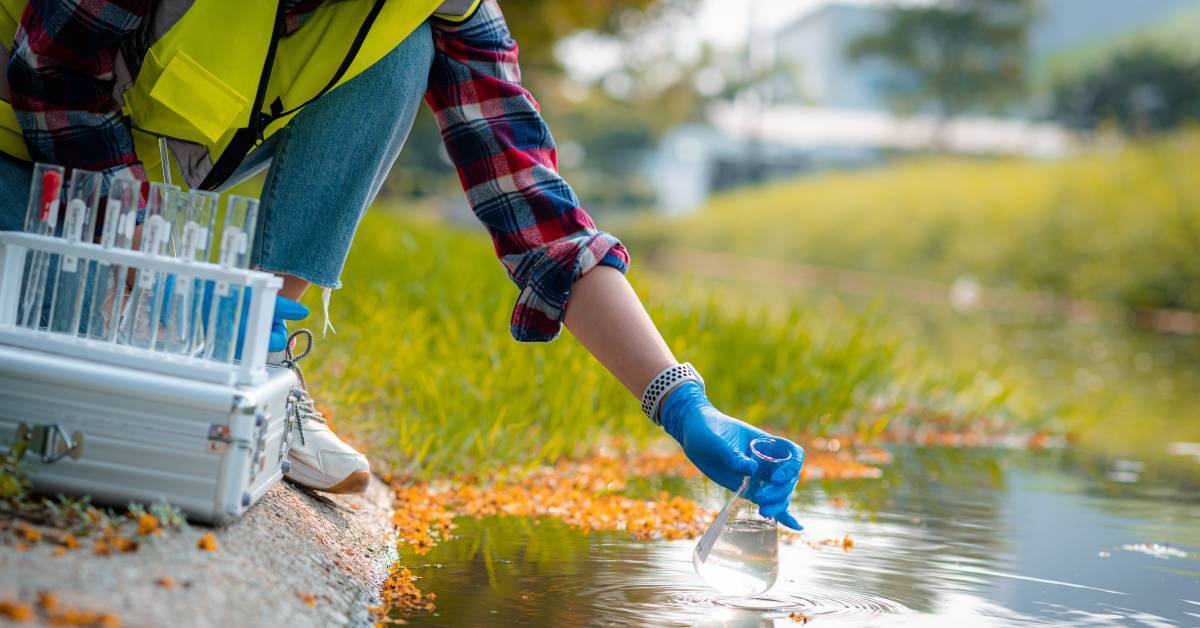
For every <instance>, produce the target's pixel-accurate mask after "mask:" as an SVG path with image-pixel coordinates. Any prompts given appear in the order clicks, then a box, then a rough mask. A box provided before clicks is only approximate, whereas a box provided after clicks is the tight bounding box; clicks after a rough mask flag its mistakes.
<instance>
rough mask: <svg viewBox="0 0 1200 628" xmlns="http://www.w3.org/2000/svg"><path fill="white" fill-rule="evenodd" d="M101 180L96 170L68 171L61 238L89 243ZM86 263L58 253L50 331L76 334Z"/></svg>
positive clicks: (86, 271) (93, 226)
mask: <svg viewBox="0 0 1200 628" xmlns="http://www.w3.org/2000/svg"><path fill="white" fill-rule="evenodd" d="M103 182H104V178H103V176H102V175H101V174H100V173H99V172H90V171H88V170H80V169H79V168H76V169H74V170H72V171H71V186H70V187H69V188H68V189H67V204H66V208H65V209H64V210H63V216H62V239H63V240H66V241H67V242H71V243H74V244H81V243H84V242H87V243H91V241H92V237H93V235H94V234H95V231H96V212H97V210H98V209H99V206H100V188H101V186H102V184H103ZM90 266H91V265H90V264H89V262H88V260H86V259H81V258H80V257H79V256H78V255H71V254H63V255H62V256H60V258H59V260H58V274H57V277H58V280H57V281H56V282H55V284H54V296H53V297H52V298H51V299H50V331H53V332H58V333H62V334H70V335H72V336H74V335H76V334H78V333H79V331H80V324H81V323H82V321H83V313H84V312H83V301H84V299H83V297H84V291H85V288H86V287H87V284H88V278H87V275H88V271H89V269H90Z"/></svg>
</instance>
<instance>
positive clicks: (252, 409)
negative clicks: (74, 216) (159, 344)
mask: <svg viewBox="0 0 1200 628" xmlns="http://www.w3.org/2000/svg"><path fill="white" fill-rule="evenodd" d="M35 252H41V253H42V254H48V255H60V256H63V255H76V256H78V257H79V259H80V260H83V261H84V264H83V267H84V268H87V267H88V263H94V262H99V263H107V264H110V265H117V266H123V267H127V268H141V269H148V270H149V271H152V272H157V273H160V276H165V275H167V274H172V275H175V276H177V277H178V278H179V281H184V280H188V281H191V280H196V281H212V282H218V284H225V285H230V286H236V287H240V288H242V289H243V292H242V293H243V294H244V295H246V296H245V298H248V299H250V303H249V306H248V314H247V316H246V323H247V324H246V339H245V347H246V355H245V356H243V357H244V359H243V360H241V361H232V360H230V361H226V362H220V361H213V360H211V359H208V360H206V359H204V358H203V357H199V356H190V355H178V354H175V355H169V354H165V353H164V352H162V351H158V350H153V349H144V348H136V347H131V346H126V345H121V344H118V343H114V342H111V341H104V340H96V339H92V338H86V337H82V336H77V335H70V334H63V333H51V332H49V331H46V330H43V329H38V328H36V327H34V328H30V327H28V326H22V325H19V324H18V323H17V310H18V301H19V300H20V294H19V293H20V289H21V285H22V277H23V274H24V268H25V265H26V263H27V261H26V260H27V259H30V256H31V255H32V254H34V253H35ZM279 286H280V280H279V278H278V277H275V276H273V275H270V274H268V273H262V272H256V271H249V270H242V269H236V268H227V267H222V266H217V265H214V264H208V263H194V262H191V263H189V262H184V261H180V260H177V259H169V258H166V257H154V256H146V255H145V254H142V253H139V252H136V251H124V250H112V249H105V248H102V247H100V246H98V245H95V244H91V243H69V242H65V241H63V240H61V239H56V238H51V237H46V236H39V235H34V234H27V233H0V448H4V447H9V446H11V444H12V443H15V442H22V441H23V442H24V443H26V452H25V456H24V459H23V460H24V462H25V464H26V465H27V466H28V467H29V469H30V471H31V474H30V477H31V480H32V482H33V486H34V489H35V490H36V491H38V492H41V493H45V494H50V495H54V494H59V493H62V494H66V495H76V496H82V495H88V496H90V497H91V498H92V500H93V502H94V503H97V504H103V505H112V506H118V507H123V506H126V505H128V504H129V503H130V502H141V503H155V502H158V501H165V502H167V503H170V504H172V505H174V506H177V507H178V508H180V509H181V510H182V511H183V512H185V513H186V514H187V515H188V517H189V518H190V519H193V520H196V521H201V522H211V523H228V522H230V521H233V520H235V519H237V518H238V517H240V516H241V515H242V514H243V513H244V512H245V511H246V509H248V508H249V507H250V506H251V505H253V504H254V503H255V502H257V501H258V499H259V498H260V497H262V495H263V494H265V493H266V491H267V490H268V489H269V488H271V486H273V485H274V484H275V483H276V482H278V481H279V480H280V479H281V478H282V475H283V471H284V467H285V465H286V462H285V460H286V456H287V449H288V445H289V441H290V425H291V421H290V420H289V412H290V406H289V399H290V394H291V391H292V388H293V386H294V385H295V384H296V377H295V375H294V374H293V373H292V372H291V371H289V370H287V369H285V368H277V367H269V366H267V365H266V364H265V362H266V344H267V343H266V336H267V334H269V332H270V322H271V311H272V309H271V306H272V305H273V303H274V300H275V293H276V292H277V290H278V288H279ZM246 288H249V290H245V289H246Z"/></svg>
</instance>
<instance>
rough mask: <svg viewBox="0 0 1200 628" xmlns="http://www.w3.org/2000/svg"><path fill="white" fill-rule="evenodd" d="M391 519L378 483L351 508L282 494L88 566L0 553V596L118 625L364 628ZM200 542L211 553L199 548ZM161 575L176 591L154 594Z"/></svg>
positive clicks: (386, 557) (86, 548)
mask: <svg viewBox="0 0 1200 628" xmlns="http://www.w3.org/2000/svg"><path fill="white" fill-rule="evenodd" d="M391 515H392V508H391V495H390V492H389V490H388V489H387V487H386V486H384V485H383V484H382V483H381V482H379V481H378V480H377V479H375V478H372V480H371V485H370V487H369V488H368V490H367V492H366V493H365V494H364V495H360V496H351V497H341V496H332V495H331V496H325V495H323V494H313V493H307V492H304V491H301V490H299V489H297V488H296V487H294V486H292V485H290V484H287V483H283V484H280V485H278V486H276V487H274V488H272V489H271V490H270V492H268V493H267V495H265V496H264V497H263V499H262V501H261V502H260V503H259V504H257V505H256V506H255V507H254V508H252V509H250V512H248V513H247V514H246V516H245V517H244V518H242V520H240V521H238V522H237V523H234V524H232V525H229V526H227V527H224V528H215V529H214V528H208V527H202V526H193V527H191V528H190V529H188V530H186V531H182V532H176V533H172V534H170V535H168V536H166V537H165V538H161V539H157V540H153V541H150V542H147V543H144V544H143V545H142V546H141V547H140V548H139V549H138V550H137V551H135V552H130V553H124V554H114V555H111V556H96V555H94V554H93V553H92V551H91V543H90V541H88V540H84V541H83V546H82V547H80V548H79V549H77V550H74V551H70V552H67V554H66V555H65V556H61V557H56V556H55V555H54V548H53V547H52V546H51V545H49V544H44V543H42V544H37V545H35V546H34V547H33V548H32V549H29V550H27V551H24V552H18V551H16V550H15V549H14V548H13V547H12V546H0V597H2V598H7V599H17V600H20V601H22V602H26V603H30V604H32V603H34V601H35V600H36V598H37V595H38V593H39V592H41V591H50V592H53V593H55V594H57V596H58V598H59V601H60V603H61V604H62V605H64V606H71V607H77V608H81V609H88V610H95V611H102V612H107V613H113V614H115V615H117V616H118V617H119V618H120V619H121V622H122V625H123V626H170V625H187V626H220V627H222V628H232V627H234V626H289V627H292V628H294V627H297V626H332V625H361V626H369V625H372V622H371V618H370V615H369V612H368V608H369V607H370V606H371V605H372V604H374V603H375V596H376V593H377V591H378V589H379V586H380V584H382V582H383V580H384V578H386V576H387V572H388V567H389V566H390V565H391V563H392V562H393V561H394V560H395V543H394V538H393V532H392V527H391ZM208 532H213V533H214V535H215V536H216V538H217V543H218V549H217V551H216V552H207V551H204V550H201V549H199V548H197V546H196V543H197V540H198V539H199V538H200V537H201V536H202V535H204V534H206V533H208ZM164 576H168V577H170V578H172V579H173V580H174V582H175V585H174V586H173V587H170V588H167V587H163V586H161V585H160V584H158V582H157V581H158V579H159V578H162V577H164ZM306 596H311V597H310V598H308V599H306ZM308 600H312V601H313V605H312V606H310V605H309V601H308ZM2 623H3V620H2V619H0V624H2Z"/></svg>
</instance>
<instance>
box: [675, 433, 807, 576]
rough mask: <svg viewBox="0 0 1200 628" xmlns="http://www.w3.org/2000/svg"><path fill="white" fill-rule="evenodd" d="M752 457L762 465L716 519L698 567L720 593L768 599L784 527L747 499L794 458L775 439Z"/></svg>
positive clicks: (760, 442) (753, 446)
mask: <svg viewBox="0 0 1200 628" xmlns="http://www.w3.org/2000/svg"><path fill="white" fill-rule="evenodd" d="M750 455H751V456H753V457H754V459H755V460H757V461H758V469H757V470H755V472H754V475H751V476H748V477H747V478H746V479H745V480H744V481H743V482H742V486H741V488H739V489H738V490H737V492H736V493H734V494H733V498H732V499H730V500H729V503H728V504H726V505H725V507H724V508H722V509H721V512H720V513H718V514H717V516H716V518H715V519H713V522H712V524H711V525H709V527H708V530H707V531H705V533H704V536H702V537H700V542H698V543H696V549H695V550H694V551H693V552H692V565H693V566H694V567H695V568H696V573H698V574H700V577H701V578H703V579H704V581H705V582H707V583H708V585H709V586H711V587H712V588H714V589H717V590H718V591H721V592H722V593H727V594H729V595H739V596H753V595H759V594H762V593H766V592H767V591H768V590H769V589H770V588H771V587H773V586H775V580H776V578H778V577H779V525H778V524H777V523H776V522H775V520H774V519H770V518H767V517H764V516H762V515H761V514H759V512H758V506H756V505H755V504H754V502H751V501H750V500H748V499H746V498H745V497H743V495H753V494H754V493H755V491H757V490H758V489H759V488H761V487H762V486H763V485H765V484H767V483H768V481H769V480H770V478H771V474H772V473H774V472H775V470H776V469H778V468H779V466H780V465H782V464H783V463H784V462H787V461H788V460H791V458H792V452H791V449H789V448H788V447H787V446H785V445H784V444H783V442H781V441H780V440H778V439H775V438H756V439H754V440H752V441H750Z"/></svg>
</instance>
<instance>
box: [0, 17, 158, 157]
mask: <svg viewBox="0 0 1200 628" xmlns="http://www.w3.org/2000/svg"><path fill="white" fill-rule="evenodd" d="M149 4H150V0H87V1H84V0H30V2H28V3H27V4H26V5H25V10H24V12H23V13H22V14H21V22H20V24H19V25H18V28H17V33H16V37H15V38H14V41H13V48H12V55H11V58H10V60H9V63H8V68H7V77H8V84H9V89H10V91H11V101H12V107H13V111H14V113H15V114H16V117H17V122H18V123H20V125H21V130H22V133H23V134H24V136H25V143H26V145H27V146H28V148H29V154H30V156H31V157H32V158H33V159H34V160H35V161H43V162H50V163H56V164H61V165H63V166H67V167H75V168H86V169H88V170H96V171H100V172H103V173H104V174H105V175H106V179H107V178H109V177H112V176H116V175H118V174H120V173H122V172H124V171H128V172H129V174H131V175H133V176H134V177H135V178H137V179H140V180H145V179H146V173H145V170H144V169H143V168H142V164H141V162H139V161H138V158H137V155H136V154H135V153H134V149H133V136H132V133H131V132H130V130H129V123H128V122H127V121H126V120H125V118H124V116H122V114H121V109H120V105H119V104H118V103H117V102H116V99H114V98H113V96H112V82H113V80H114V76H113V60H114V57H115V55H116V49H117V46H118V44H119V42H120V41H121V40H122V39H123V38H124V37H125V36H126V35H128V34H129V33H131V32H132V31H133V30H134V29H136V28H137V27H138V25H139V24H141V21H142V19H143V17H144V16H145V15H146V11H147V8H148V6H149Z"/></svg>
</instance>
